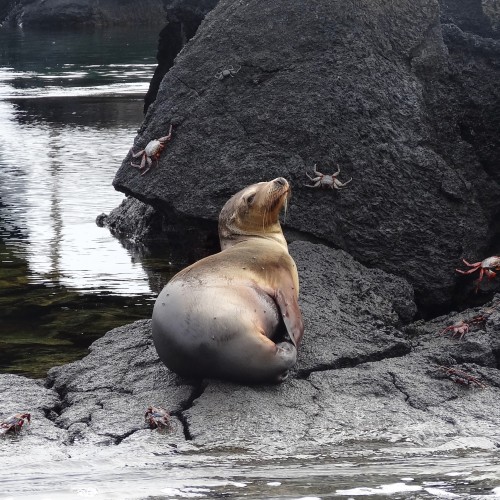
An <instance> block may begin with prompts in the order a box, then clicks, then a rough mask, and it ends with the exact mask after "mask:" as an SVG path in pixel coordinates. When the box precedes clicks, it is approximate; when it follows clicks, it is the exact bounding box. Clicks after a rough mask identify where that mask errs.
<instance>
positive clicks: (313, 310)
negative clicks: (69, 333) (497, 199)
mask: <svg viewBox="0 0 500 500" xmlns="http://www.w3.org/2000/svg"><path fill="white" fill-rule="evenodd" d="M290 251H291V254H292V255H293V256H294V258H295V260H296V262H297V265H298V268H299V273H300V274H301V293H300V306H301V308H302V311H303V314H304V318H305V327H306V330H305V336H304V339H303V345H302V347H301V349H300V351H299V361H298V369H297V370H296V372H295V373H293V374H292V375H291V377H290V378H289V380H287V381H286V382H284V383H283V384H281V385H276V386H266V385H264V386H244V385H235V384H231V383H224V382H218V381H215V380H205V381H194V380H184V379H181V378H180V377H178V376H177V375H175V374H173V373H171V372H169V370H168V369H167V368H166V367H165V366H164V365H163V364H162V363H161V362H160V361H159V359H158V356H157V355H156V351H155V349H154V346H153V344H152V338H151V331H150V320H142V321H138V322H135V323H133V324H131V325H127V326H124V327H120V328H117V329H115V330H112V331H110V332H108V333H107V334H106V335H105V336H104V337H103V338H101V339H99V340H98V341H96V342H95V343H94V344H93V345H92V347H91V349H90V354H89V355H88V356H87V357H85V358H84V359H82V360H80V361H77V362H75V363H71V364H68V365H64V366H60V367H56V368H53V369H52V370H51V371H50V372H49V375H48V378H47V381H46V387H44V386H43V385H42V384H41V383H40V382H38V381H33V380H28V379H25V378H23V377H17V376H13V375H2V376H0V387H1V389H2V395H3V397H2V399H3V405H2V412H6V413H5V414H3V415H1V416H2V417H3V416H7V414H10V413H13V412H17V411H30V412H31V413H32V415H33V422H32V425H31V429H30V430H27V431H26V432H25V431H24V430H23V435H22V436H21V438H20V439H19V441H18V443H17V444H16V446H18V447H20V448H19V450H22V449H23V448H22V446H23V444H22V443H23V442H26V446H32V445H33V444H34V443H38V444H40V440H42V441H43V440H46V441H47V443H48V445H49V446H50V450H51V452H50V453H51V456H53V457H56V458H57V457H58V456H59V455H63V456H64V455H65V454H66V455H68V456H71V455H73V454H74V453H76V452H74V451H71V450H72V449H73V450H74V449H75V447H77V446H78V445H85V446H87V447H88V446H90V447H92V446H96V445H97V446H98V447H99V448H96V450H101V451H98V453H102V450H103V445H106V446H105V447H110V446H111V447H113V446H112V445H118V446H117V447H116V448H120V446H129V445H130V443H131V442H135V443H141V446H142V447H143V452H144V453H145V455H146V456H147V454H150V453H152V454H155V453H158V452H159V451H160V449H162V450H163V451H162V452H163V453H165V452H166V451H165V445H166V443H168V447H172V446H174V447H178V450H182V449H183V448H182V447H183V446H185V445H186V444H189V446H191V447H192V446H194V447H197V448H198V449H200V450H204V453H207V452H209V451H216V450H224V449H231V450H235V449H239V450H246V451H250V452H252V453H257V454H259V456H264V455H266V456H267V455H272V454H273V453H281V452H283V453H292V454H299V453H301V451H307V452H308V453H314V451H315V450H318V451H319V450H321V451H322V452H325V450H327V449H330V448H329V447H330V446H331V447H332V449H333V447H338V446H339V445H341V444H346V443H358V444H361V445H362V444H363V443H364V445H369V443H373V444H374V446H376V447H377V449H380V448H381V447H382V448H383V447H392V446H399V447H402V448H407V447H413V448H425V447H431V448H433V449H436V448H439V447H442V448H443V449H448V448H453V447H460V446H462V445H461V444H460V443H461V442H463V440H468V439H472V438H473V442H474V443H475V446H481V447H486V448H488V447H490V448H494V447H495V446H498V445H500V434H499V430H498V429H499V428H498V422H500V407H499V406H498V404H497V403H496V402H497V401H498V398H499V397H500V370H499V366H500V296H497V297H496V300H495V301H494V302H493V303H492V304H491V305H490V309H484V308H483V309H482V310H479V309H477V310H470V311H467V312H466V313H463V314H462V315H461V316H460V317H461V318H464V314H465V317H466V318H468V319H470V318H472V317H473V316H476V315H478V314H479V313H480V312H482V313H483V314H485V315H487V317H485V320H484V321H483V322H479V323H476V324H474V325H473V326H471V330H470V332H469V333H468V334H466V336H465V337H464V339H462V340H459V339H458V338H456V337H453V336H452V335H450V334H446V335H439V332H440V331H441V330H442V329H443V328H444V327H446V326H448V325H450V324H453V323H454V322H456V321H457V319H458V316H457V315H456V313H454V314H451V315H448V316H446V317H440V318H437V319H435V320H433V321H432V322H428V323H426V322H424V321H422V320H421V321H418V322H416V323H409V324H408V321H410V320H411V318H412V316H413V314H414V312H415V304H414V303H413V292H412V289H411V287H410V286H409V285H408V284H407V283H406V282H405V281H404V280H403V279H401V278H398V277H395V276H392V275H389V274H386V273H384V272H382V271H378V270H370V269H367V268H365V267H364V266H362V265H361V264H359V263H357V262H356V261H354V260H353V259H352V258H351V257H350V256H348V255H347V254H346V253H345V252H343V251H340V250H339V251H335V250H331V249H328V248H326V247H324V246H322V245H315V244H312V243H305V242H294V243H292V244H291V245H290ZM439 366H447V367H453V368H455V369H461V370H464V371H466V372H467V373H469V374H470V375H472V376H475V377H477V380H480V381H481V383H482V384H484V388H481V387H480V386H479V385H478V384H476V383H472V384H471V385H470V386H468V385H467V384H465V385H464V384H460V383H457V382H455V381H453V380H452V379H451V378H450V377H449V376H448V375H446V373H445V372H444V371H443V370H442V369H439ZM150 404H153V405H157V406H163V407H164V408H167V409H168V410H169V411H170V412H171V414H172V417H171V418H172V422H173V426H172V430H171V431H170V432H169V433H168V434H167V436H165V437H164V438H163V439H164V440H163V442H164V444H163V445H159V441H158V439H152V437H151V436H152V434H153V433H151V431H149V429H147V428H146V425H145V423H144V420H143V415H144V411H145V409H146V408H147V406H148V405H150ZM25 451H26V450H25ZM3 453H12V449H9V448H8V447H2V446H0V455H2V454H3ZM219 453H221V451H219ZM222 453H223V452H222ZM30 460H32V459H31V458H30Z"/></svg>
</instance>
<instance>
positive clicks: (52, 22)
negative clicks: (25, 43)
mask: <svg viewBox="0 0 500 500" xmlns="http://www.w3.org/2000/svg"><path fill="white" fill-rule="evenodd" d="M216 3H217V0H201V1H200V0H141V1H135V0H101V1H99V2H97V1H95V0H21V1H18V2H15V1H10V2H6V3H5V5H2V2H0V22H1V21H3V20H4V19H7V22H9V23H11V24H22V25H23V26H24V27H37V28H44V27H45V28H51V29H53V28H62V27H64V28H67V27H75V26H111V25H115V26H116V25H131V24H136V25H156V26H161V25H164V24H165V21H167V12H168V20H169V25H171V28H170V31H169V30H168V29H167V32H169V33H170V32H171V34H172V36H167V37H166V39H165V40H164V43H163V44H162V41H161V40H160V47H159V55H161V56H162V57H159V62H160V64H161V63H162V60H163V56H164V55H165V52H164V51H166V54H171V53H172V51H175V50H177V52H178V51H179V50H180V49H181V48H182V45H183V44H184V43H185V42H186V40H188V39H189V38H190V37H191V36H192V35H193V34H194V32H195V31H196V29H197V27H198V25H199V24H200V22H201V20H202V19H203V16H204V15H205V14H206V13H207V12H208V11H210V10H211V9H212V8H213V7H214V5H215V4H216ZM176 23H178V27H179V30H178V32H177V31H176V30H177V28H176V27H173V26H177V24H176ZM167 28H168V27H167ZM151 29H153V28H151ZM176 34H177V35H178V36H179V38H177V36H176ZM182 39H184V43H182V44H181V45H180V46H178V47H177V44H178V41H179V40H182ZM171 43H172V44H173V45H174V47H170V46H168V45H169V44H171ZM176 47H177V48H176ZM177 52H175V54H173V56H174V57H175V55H176V54H177Z"/></svg>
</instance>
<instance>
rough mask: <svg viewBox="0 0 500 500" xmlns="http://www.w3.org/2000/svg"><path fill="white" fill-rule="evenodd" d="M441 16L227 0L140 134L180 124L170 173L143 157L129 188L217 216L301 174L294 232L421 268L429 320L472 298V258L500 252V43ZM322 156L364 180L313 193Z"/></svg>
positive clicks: (402, 270) (376, 260) (408, 271)
mask: <svg viewBox="0 0 500 500" xmlns="http://www.w3.org/2000/svg"><path fill="white" fill-rule="evenodd" d="M440 14H441V11H440V5H439V3H438V2H437V0H418V1H416V2H397V3H394V2H393V3H388V4H383V5H380V4H374V3H373V2H361V3H359V2H358V3H356V4H352V3H345V2H340V1H338V2H337V1H334V2H332V1H329V0H321V1H317V2H315V4H314V8H310V9H304V7H303V2H299V1H297V0H286V1H285V0H280V1H276V2H253V3H245V2H239V1H236V2H234V1H229V0H225V1H221V2H220V3H219V4H218V5H217V7H216V8H215V9H214V10H212V11H211V12H210V13H209V14H208V15H207V17H206V18H205V20H204V22H203V23H202V25H201V26H200V28H199V30H198V32H197V34H196V35H195V36H194V38H193V39H192V40H191V41H190V42H189V43H188V44H187V45H186V46H185V47H184V49H183V50H182V52H181V53H180V54H179V56H178V57H177V59H176V62H175V65H174V66H173V67H172V68H171V69H170V71H169V72H168V73H167V74H166V76H165V78H164V79H163V82H162V84H161V87H160V91H159V94H158V97H157V99H156V101H155V103H154V104H153V105H152V106H151V107H150V109H149V111H148V114H147V115H146V119H145V121H144V123H143V125H142V127H141V129H140V131H139V135H138V137H137V138H136V140H135V147H136V148H143V147H144V146H145V145H146V144H147V143H148V141H150V140H151V139H154V138H157V137H159V136H161V135H164V134H165V133H166V131H167V130H168V127H169V125H170V123H173V124H174V132H173V140H172V141H171V142H170V143H169V144H168V146H167V148H166V149H165V151H164V152H163V154H162V156H161V158H160V162H159V165H158V167H157V168H153V169H152V170H151V171H150V172H149V173H148V174H147V175H145V176H140V175H139V173H138V172H137V170H136V169H133V168H131V167H130V157H127V158H126V159H125V160H124V162H123V164H122V166H121V168H120V169H119V170H118V172H117V174H116V177H115V180H114V186H115V188H116V189H118V190H121V191H124V192H125V193H128V194H131V195H132V196H134V197H136V198H138V199H140V200H141V201H143V202H146V203H148V204H150V205H152V206H153V207H155V209H157V210H159V211H161V212H163V213H168V214H171V215H174V216H175V214H179V213H180V214H184V215H188V216H192V217H200V218H203V219H208V220H216V218H217V216H218V213H219V210H220V208H221V207H222V205H223V204H224V202H225V201H226V200H227V199H228V198H229V196H230V195H231V194H233V193H234V192H236V191H237V190H238V189H240V188H241V187H243V186H245V185H247V184H250V183H253V182H257V181H261V180H269V179H272V178H274V177H276V176H285V177H287V179H288V180H289V181H290V182H291V183H292V185H293V193H294V194H293V198H292V201H291V207H290V210H289V214H288V216H287V225H288V226H289V227H292V228H294V229H296V230H298V231H301V232H304V233H308V234H312V235H314V236H317V237H319V238H321V239H323V240H324V241H325V242H327V243H328V244H330V245H333V246H335V247H338V248H341V249H343V250H345V251H347V252H349V253H350V254H351V255H353V256H354V257H355V258H356V259H357V260H359V261H360V262H363V263H364V264H365V265H368V266H369V267H378V268H381V269H383V270H385V271H387V272H390V273H393V274H397V275H400V276H403V277H405V278H406V279H407V280H408V281H409V282H410V283H411V284H412V285H413V286H414V288H415V292H416V297H417V301H418V303H419V305H421V306H422V307H423V309H424V310H426V311H427V314H436V313H437V312H439V311H441V310H443V308H444V307H450V306H451V305H452V304H454V303H458V302H459V300H461V299H460V293H461V292H459V290H461V289H464V288H465V289H466V290H467V294H469V292H471V290H472V279H471V278H462V277H459V276H458V274H457V273H455V271H454V270H455V268H456V267H459V266H460V265H461V258H462V257H465V258H467V259H469V260H472V261H476V260H482V259H483V258H486V257H488V256H489V255H491V254H495V253H497V252H498V234H499V233H498V231H499V226H498V220H499V217H498V214H499V209H500V188H499V180H498V175H499V174H498V165H500V161H499V160H500V147H499V143H498V116H499V113H498V112H497V111H498V103H499V102H500V96H499V89H498V85H496V83H495V82H497V81H498V77H499V71H498V68H499V65H498V60H499V54H500V51H499V46H498V42H497V41H494V40H484V39H480V38H478V37H477V36H476V35H474V36H473V38H472V39H471V40H469V39H468V38H467V37H468V36H469V35H464V36H461V38H460V37H459V38H460V40H461V41H460V42H456V41H455V38H454V37H453V36H452V35H451V34H450V33H451V32H452V31H453V30H458V31H459V32H460V28H458V27H456V25H453V26H455V27H453V26H450V25H446V27H445V28H443V27H442V25H441V23H440ZM471 36H472V35H471ZM464 37H465V38H464ZM478 40H479V41H480V42H481V44H482V45H481V44H480V45H481V46H480V47H477V43H479V42H477V41H478ZM476 42H477V43H476ZM473 47H476V49H475V52H474V51H473V50H472V48H473ZM481 47H482V48H481ZM476 60H477V61H479V62H478V63H477V65H476V64H475V61H476ZM229 67H233V69H234V70H235V71H236V70H238V69H239V71H238V72H237V73H236V74H235V75H233V76H228V77H226V78H223V79H217V78H215V75H216V74H217V73H218V72H220V71H221V70H222V69H227V68H229ZM470 127H472V128H470ZM495 134H496V135H495ZM314 164H317V168H318V170H319V171H320V172H323V173H331V172H332V171H334V170H335V168H336V165H337V164H338V165H340V167H341V173H340V176H339V179H340V180H341V181H345V180H347V179H348V178H350V177H352V178H353V180H352V182H351V184H349V185H348V186H347V187H346V188H345V189H344V190H342V191H330V190H328V191H327V190H319V189H310V188H307V187H305V185H304V184H305V183H306V182H308V180H307V178H306V176H305V174H306V172H309V173H310V172H311V171H312V168H313V165H314Z"/></svg>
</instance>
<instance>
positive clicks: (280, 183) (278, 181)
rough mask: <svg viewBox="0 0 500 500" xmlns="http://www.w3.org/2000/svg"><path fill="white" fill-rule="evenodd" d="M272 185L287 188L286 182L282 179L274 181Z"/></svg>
mask: <svg viewBox="0 0 500 500" xmlns="http://www.w3.org/2000/svg"><path fill="white" fill-rule="evenodd" d="M274 183H275V184H277V185H278V186H280V187H288V181H287V180H286V179H285V178H284V177H278V178H276V179H274Z"/></svg>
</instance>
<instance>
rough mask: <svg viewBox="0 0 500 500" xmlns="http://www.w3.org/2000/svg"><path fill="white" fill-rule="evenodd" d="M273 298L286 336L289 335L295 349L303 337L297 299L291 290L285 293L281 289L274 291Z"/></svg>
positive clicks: (302, 324)
mask: <svg viewBox="0 0 500 500" xmlns="http://www.w3.org/2000/svg"><path fill="white" fill-rule="evenodd" d="M273 298H274V300H275V302H276V304H277V305H278V307H279V309H280V312H281V316H282V318H283V322H284V323H285V326H286V329H287V331H288V335H290V339H291V340H292V342H293V343H294V345H295V347H297V346H298V345H299V344H300V340H301V339H302V335H304V322H303V321H302V313H301V312H300V307H299V303H298V301H297V297H296V296H295V294H294V293H293V290H290V292H289V293H286V292H284V291H283V290H281V289H277V290H275V291H274V296H273Z"/></svg>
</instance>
